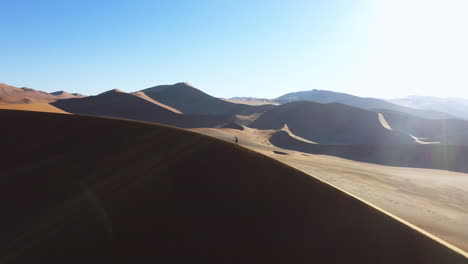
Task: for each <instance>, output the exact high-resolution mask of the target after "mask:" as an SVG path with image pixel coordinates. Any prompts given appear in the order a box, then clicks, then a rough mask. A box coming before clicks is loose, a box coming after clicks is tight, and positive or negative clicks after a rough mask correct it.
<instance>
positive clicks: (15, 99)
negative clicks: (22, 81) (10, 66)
mask: <svg viewBox="0 0 468 264" xmlns="http://www.w3.org/2000/svg"><path fill="white" fill-rule="evenodd" d="M72 97H83V95H73V94H69V93H67V92H63V91H61V92H56V93H52V94H49V93H46V92H42V91H37V90H34V89H30V88H17V87H13V86H10V85H7V84H4V83H0V104H30V103H51V102H55V101H57V100H59V99H63V98H72Z"/></svg>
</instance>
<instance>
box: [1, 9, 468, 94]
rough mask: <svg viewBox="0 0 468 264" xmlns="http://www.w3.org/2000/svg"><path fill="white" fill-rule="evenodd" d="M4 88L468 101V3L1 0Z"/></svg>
mask: <svg viewBox="0 0 468 264" xmlns="http://www.w3.org/2000/svg"><path fill="white" fill-rule="evenodd" d="M0 13H1V15H0V34H1V36H2V38H1V40H0V59H1V63H0V82H3V83H7V84H10V85H14V86H19V87H23V86H26V87H31V88H34V89H39V90H43V91H47V92H52V91H56V90H66V91H69V92H79V93H83V94H91V95H92V94H97V93H101V92H103V91H106V90H109V89H114V88H118V89H121V90H124V91H127V92H130V91H136V90H140V89H143V88H147V87H151V86H154V85H158V84H171V83H176V82H182V81H185V82H189V83H191V84H193V85H194V86H196V87H198V88H200V89H201V90H203V91H205V92H207V93H209V94H211V95H214V96H219V97H232V96H257V97H266V98H273V97H277V96H280V95H282V94H284V93H287V92H293V91H299V90H310V89H323V90H333V91H339V92H346V93H352V94H356V95H360V96H372V97H381V98H394V97H402V96H406V95H413V94H416V95H429V96H440V97H464V98H468V1H467V0H439V1H435V0H322V1H318V0H317V1H313V0H297V1H295V0H288V1H286V0H235V1H231V0H225V1H223V0H217V1H215V0H212V1H208V0H206V1H204V0H186V1H182V0H180V1H178V0H167V1H162V0H161V1H158V0H141V1H139V0H128V1H123V0H109V1H99V0H80V1H62V0H56V1H53V0H42V1H37V0H0Z"/></svg>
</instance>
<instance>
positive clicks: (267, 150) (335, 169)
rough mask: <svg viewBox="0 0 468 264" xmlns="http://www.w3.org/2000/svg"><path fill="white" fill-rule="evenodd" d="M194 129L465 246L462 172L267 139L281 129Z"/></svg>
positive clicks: (467, 200) (467, 199)
mask: <svg viewBox="0 0 468 264" xmlns="http://www.w3.org/2000/svg"><path fill="white" fill-rule="evenodd" d="M194 131H196V132H199V133H203V134H206V135H210V136H213V137H217V138H220V139H223V140H226V141H231V142H232V140H233V137H234V136H237V137H238V138H239V144H241V145H243V146H245V147H247V148H250V149H252V150H255V151H257V152H259V153H262V154H265V155H267V156H270V157H272V158H274V159H276V160H279V161H281V162H283V163H285V164H288V165H290V166H292V167H294V168H297V169H299V170H301V171H303V172H305V173H307V174H308V175H310V176H312V177H316V178H318V179H321V180H323V181H325V182H327V183H330V184H332V185H334V186H337V187H339V188H340V189H342V190H344V191H346V192H348V193H350V194H352V195H354V196H356V197H359V198H360V199H362V200H365V201H366V202H369V203H371V204H373V205H375V206H376V207H378V208H381V209H382V210H384V211H386V212H389V213H391V214H393V215H395V216H397V217H399V218H402V219H404V220H405V221H408V222H410V223H412V224H414V225H416V226H418V227H420V228H422V229H423V230H425V231H427V232H429V233H431V234H434V235H435V236H437V237H439V238H441V239H442V240H444V241H447V242H449V243H450V244H452V245H455V246H457V247H459V248H461V249H462V250H465V251H468V229H467V228H466V227H467V226H468V174H465V173H457V172H451V171H443V170H434V169H417V168H406V167H392V166H382V165H377V164H370V163H364V162H357V161H352V160H347V159H343V158H338V157H333V156H327V155H314V154H306V153H302V152H298V151H292V150H287V149H282V148H278V147H275V146H274V145H273V144H272V143H271V142H270V141H269V138H270V137H271V136H272V135H275V134H276V133H279V132H281V133H284V131H279V132H278V131H275V130H256V129H252V128H248V129H245V130H237V129H212V128H211V129H195V130H194ZM274 151H277V152H281V153H283V154H282V155H278V154H276V153H274ZM285 154H286V155H285Z"/></svg>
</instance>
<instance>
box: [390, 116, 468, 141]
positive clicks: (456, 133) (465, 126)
mask: <svg viewBox="0 0 468 264" xmlns="http://www.w3.org/2000/svg"><path fill="white" fill-rule="evenodd" d="M384 115H385V119H386V120H387V122H388V123H389V125H390V126H391V127H392V128H393V129H394V130H398V131H401V132H404V133H407V134H411V135H413V136H414V137H417V138H419V139H421V140H422V141H425V142H440V143H441V144H448V145H468V133H466V131H468V121H466V120H460V119H439V120H437V119H424V118H419V117H415V116H410V115H407V114H404V113H399V112H396V111H386V112H384Z"/></svg>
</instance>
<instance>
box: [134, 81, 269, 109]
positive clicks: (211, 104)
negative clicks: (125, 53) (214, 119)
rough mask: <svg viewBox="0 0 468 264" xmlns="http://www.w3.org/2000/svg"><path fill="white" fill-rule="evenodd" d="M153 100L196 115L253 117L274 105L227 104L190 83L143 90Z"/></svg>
mask: <svg viewBox="0 0 468 264" xmlns="http://www.w3.org/2000/svg"><path fill="white" fill-rule="evenodd" d="M142 92H144V93H145V94H146V95H147V96H149V97H151V98H152V99H154V100H156V101H158V102H161V103H163V104H166V105H169V106H171V107H173V108H175V109H178V110H179V111H181V112H183V113H185V114H195V115H237V114H238V115H251V114H254V113H262V112H265V111H267V110H269V109H272V108H273V107H274V106H273V105H258V106H257V105H255V106H254V105H245V104H236V103H231V102H227V101H224V100H221V99H218V98H215V97H213V96H211V95H208V94H206V93H204V92H202V91H200V90H198V89H196V88H195V87H193V86H191V85H190V84H188V83H176V84H174V85H159V86H155V87H151V88H148V89H145V90H142Z"/></svg>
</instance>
